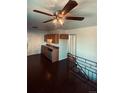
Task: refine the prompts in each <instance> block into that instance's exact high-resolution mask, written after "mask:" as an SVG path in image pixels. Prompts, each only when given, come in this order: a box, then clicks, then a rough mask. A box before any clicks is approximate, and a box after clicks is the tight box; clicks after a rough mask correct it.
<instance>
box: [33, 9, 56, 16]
mask: <svg viewBox="0 0 124 93" xmlns="http://www.w3.org/2000/svg"><path fill="white" fill-rule="evenodd" d="M33 11H34V12H37V13H41V14H45V15H48V16H54V15H53V14H50V13H46V12H42V11H39V10H33Z"/></svg>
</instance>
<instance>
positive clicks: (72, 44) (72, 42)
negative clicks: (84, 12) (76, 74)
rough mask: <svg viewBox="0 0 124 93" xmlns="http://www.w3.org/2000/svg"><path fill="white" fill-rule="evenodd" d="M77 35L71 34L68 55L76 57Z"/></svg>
mask: <svg viewBox="0 0 124 93" xmlns="http://www.w3.org/2000/svg"><path fill="white" fill-rule="evenodd" d="M76 40H77V38H76V34H69V40H68V53H71V54H73V55H76Z"/></svg>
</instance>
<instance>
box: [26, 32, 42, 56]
mask: <svg viewBox="0 0 124 93" xmlns="http://www.w3.org/2000/svg"><path fill="white" fill-rule="evenodd" d="M27 38H28V39H27V40H28V41H27V43H28V48H27V55H33V54H40V53H41V45H42V44H44V32H42V31H38V30H32V31H31V30H28V32H27Z"/></svg>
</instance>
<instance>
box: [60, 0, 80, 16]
mask: <svg viewBox="0 0 124 93" xmlns="http://www.w3.org/2000/svg"><path fill="white" fill-rule="evenodd" d="M77 5H78V3H77V2H76V1H74V0H69V1H68V3H67V4H66V5H65V7H64V8H63V9H62V11H61V13H62V14H63V15H66V14H67V13H68V12H70V11H71V10H72V9H73V8H74V7H76V6H77Z"/></svg>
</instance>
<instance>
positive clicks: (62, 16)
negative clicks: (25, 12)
mask: <svg viewBox="0 0 124 93" xmlns="http://www.w3.org/2000/svg"><path fill="white" fill-rule="evenodd" d="M77 5H78V3H77V2H76V1H74V0H69V1H68V2H67V4H66V5H65V7H64V8H63V9H62V10H58V11H56V12H55V13H53V14H52V13H51V14H50V13H47V12H43V11H40V10H33V12H36V13H41V14H45V15H47V16H51V17H53V18H52V19H49V20H47V21H44V22H43V23H47V22H51V21H53V23H54V24H56V23H60V24H61V25H63V24H64V20H76V21H82V20H83V19H84V17H76V16H69V15H68V14H69V12H70V11H71V10H72V9H73V8H75V7H76V6H77Z"/></svg>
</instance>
